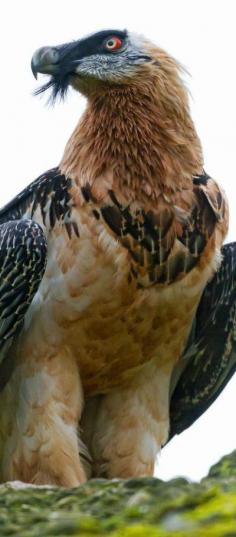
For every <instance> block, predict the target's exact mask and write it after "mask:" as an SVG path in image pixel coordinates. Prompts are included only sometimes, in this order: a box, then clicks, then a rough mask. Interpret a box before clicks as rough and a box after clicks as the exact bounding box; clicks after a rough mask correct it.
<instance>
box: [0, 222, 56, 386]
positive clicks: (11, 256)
mask: <svg viewBox="0 0 236 537" xmlns="http://www.w3.org/2000/svg"><path fill="white" fill-rule="evenodd" d="M46 255H47V246H46V240H45V237H44V234H43V231H42V229H41V227H40V226H39V225H38V224H37V223H36V222H33V221H31V220H16V221H9V222H6V223H3V224H1V225H0V389H3V387H4V386H5V384H6V382H7V380H8V378H9V376H10V373H11V371H12V368H13V365H14V357H13V358H12V359H11V352H10V353H9V352H7V356H6V350H7V351H9V347H10V346H11V343H12V341H13V338H14V337H15V336H16V335H17V334H18V333H19V332H20V330H21V328H22V326H23V323H24V317H25V314H26V312H27V309H28V307H29V305H30V303H31V302H32V300H33V297H34V295H35V293H36V291H37V289H38V287H39V284H40V282H41V280H42V277H43V274H44V270H45V266H46ZM13 354H14V352H13Z"/></svg>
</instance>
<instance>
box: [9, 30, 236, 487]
mask: <svg viewBox="0 0 236 537" xmlns="http://www.w3.org/2000/svg"><path fill="white" fill-rule="evenodd" d="M32 71H33V73H34V75H35V76H37V74H38V73H43V74H46V75H50V78H49V81H48V82H47V83H46V84H45V85H44V86H43V87H41V88H39V89H38V91H37V92H38V93H41V92H44V91H47V90H50V91H51V93H50V94H51V99H52V100H55V99H56V98H57V97H64V96H65V95H66V92H67V89H68V87H69V86H72V87H73V88H74V89H75V90H76V91H78V92H80V93H82V94H83V95H84V96H85V97H86V98H87V107H86V110H85V113H84V115H83V117H82V118H81V119H80V121H79V124H78V126H77V127H76V128H75V130H74V132H73V134H72V136H71V138H70V139H69V141H68V143H67V145H66V148H65V152H64V155H63V157H62V160H61V162H60V164H59V166H58V167H56V168H53V169H51V170H49V171H48V172H46V173H44V174H43V175H41V176H40V177H39V178H38V179H36V181H34V182H33V183H32V184H31V185H29V186H28V187H27V188H26V189H25V190H24V191H23V192H22V193H21V194H19V195H18V196H16V198H15V199H14V200H13V201H11V202H10V203H9V204H8V205H7V206H6V207H5V208H3V209H2V210H1V212H0V226H1V228H0V231H1V233H0V238H1V263H2V269H1V279H0V300H1V310H0V334H1V338H2V340H1V347H0V348H1V353H2V354H1V368H2V369H0V373H1V392H0V404H1V413H0V481H5V480H22V481H24V482H28V483H35V484H56V485H61V486H65V487H73V486H77V485H79V484H81V483H83V482H85V481H86V480H87V479H88V478H89V477H91V476H98V477H99V476H103V477H107V478H114V477H119V478H128V477H132V476H147V475H153V471H154V464H155V460H156V457H157V455H158V453H159V451H160V449H161V447H162V446H163V445H164V444H165V443H166V442H167V441H168V439H169V438H170V437H172V436H173V435H174V434H176V433H179V432H181V430H183V429H184V428H186V427H187V426H188V425H190V423H191V422H192V421H194V419H196V418H197V417H198V415H200V414H201V413H202V412H203V411H204V410H205V408H207V406H208V405H209V404H211V402H212V401H213V400H214V398H215V397H216V396H217V394H218V393H219V392H220V390H221V389H222V387H223V386H224V385H225V383H226V382H227V380H228V379H229V377H230V375H231V374H232V372H233V371H234V369H235V353H234V351H235V343H234V339H235V336H234V331H235V330H234V310H235V300H234V295H235V290H234V287H235V255H236V254H235V248H234V245H229V246H225V247H224V248H223V250H222V244H223V241H224V238H225V236H226V233H227V228H228V207H227V201H226V197H225V194H224V192H223V190H222V189H221V188H220V186H219V185H218V184H217V183H216V182H215V181H214V180H213V179H212V178H211V177H210V176H209V175H208V174H207V173H206V172H205V171H204V169H203V156H202V149H201V144H200V141H199V138H198V135H197V133H196V129H195V126H194V124H193V121H192V119H191V116H190V111H189V104H188V94H187V91H186V88H185V86H184V84H183V81H182V78H181V67H180V65H179V64H178V63H177V62H176V61H175V60H174V59H173V58H172V57H171V56H170V55H169V54H167V53H166V52H164V51H163V50H162V49H160V48H158V47H156V46H155V45H153V44H152V43H150V42H149V41H148V40H147V39H145V38H143V37H140V36H137V35H134V34H132V33H130V32H128V31H120V30H106V31H101V32H98V33H96V34H93V35H90V36H88V37H86V38H84V39H80V40H78V41H73V42H72V43H67V44H63V45H60V46H55V47H43V48H40V49H39V50H37V51H36V52H35V54H34V55H33V58H32ZM208 282H210V283H208ZM204 290H205V291H204ZM6 341H8V342H9V343H8V345H6Z"/></svg>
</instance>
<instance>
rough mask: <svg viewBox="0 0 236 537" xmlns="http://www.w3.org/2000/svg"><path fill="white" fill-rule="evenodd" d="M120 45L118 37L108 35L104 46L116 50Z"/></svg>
mask: <svg viewBox="0 0 236 537" xmlns="http://www.w3.org/2000/svg"><path fill="white" fill-rule="evenodd" d="M121 46H122V41H121V39H119V37H109V39H107V41H106V42H105V48H106V49H107V50H118V49H119V48H120V47H121Z"/></svg>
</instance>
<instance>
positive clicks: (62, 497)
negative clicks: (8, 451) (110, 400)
mask: <svg viewBox="0 0 236 537" xmlns="http://www.w3.org/2000/svg"><path fill="white" fill-rule="evenodd" d="M0 535H1V537H5V536H8V535H16V536H17V537H42V536H43V537H49V536H50V537H51V536H54V535H55V536H59V537H67V536H70V535H75V536H80V537H92V536H97V537H105V536H106V535H109V536H111V537H141V536H142V537H172V536H173V537H206V536H207V537H235V536H236V452H233V453H232V454H231V455H229V456H227V457H224V458H223V459H222V460H221V461H220V462H219V463H218V464H217V465H215V466H214V467H213V468H212V469H211V470H210V472H209V475H208V477H206V478H204V479H203V480H202V482H201V483H189V482H188V481H187V480H186V479H183V478H179V479H173V480H171V481H168V482H163V481H160V480H159V479H155V478H147V479H130V480H129V481H121V480H117V481H105V480H92V481H90V482H88V483H87V484H86V485H84V486H82V487H80V488H78V489H73V490H64V489H58V488H41V489H40V488H32V487H26V488H21V489H17V488H14V487H12V486H10V485H5V486H1V487H0Z"/></svg>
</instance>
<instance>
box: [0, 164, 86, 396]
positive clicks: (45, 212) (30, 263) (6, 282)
mask: <svg viewBox="0 0 236 537" xmlns="http://www.w3.org/2000/svg"><path fill="white" fill-rule="evenodd" d="M70 184H71V182H70V179H67V178H66V177H65V176H64V175H62V174H60V171H59V169H58V168H53V169H51V170H49V171H47V172H46V173H44V174H43V175H41V176H40V177H38V179H36V180H35V181H33V182H32V183H31V184H30V185H28V186H27V187H26V188H25V189H24V190H23V191H22V192H21V193H20V194H18V195H17V196H16V197H15V198H14V199H13V200H12V201H10V202H9V203H8V204H7V205H6V206H5V207H3V208H2V209H1V210H0V389H2V388H3V387H4V385H5V384H6V382H7V379H8V378H9V375H10V372H11V370H12V368H13V362H14V349H13V347H14V337H15V336H16V335H17V334H18V333H19V332H20V330H21V327H22V326H23V322H24V316H25V313H26V311H27V309H28V306H29V304H30V303H31V301H32V299H33V297H34V295H35V293H36V291H37V289H38V286H39V284H40V281H41V279H42V276H43V273H44V269H45V264H46V253H47V247H46V240H47V235H48V232H50V230H52V229H53V227H54V225H55V223H56V222H61V224H62V225H63V226H65V228H66V230H67V232H68V235H69V236H70V234H71V233H72V231H74V232H75V233H76V232H77V228H76V224H75V223H73V222H72V221H71V218H70V215H71V210H72V200H71V197H70V194H69V187H70ZM36 220H37V222H36ZM11 345H12V347H11Z"/></svg>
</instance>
